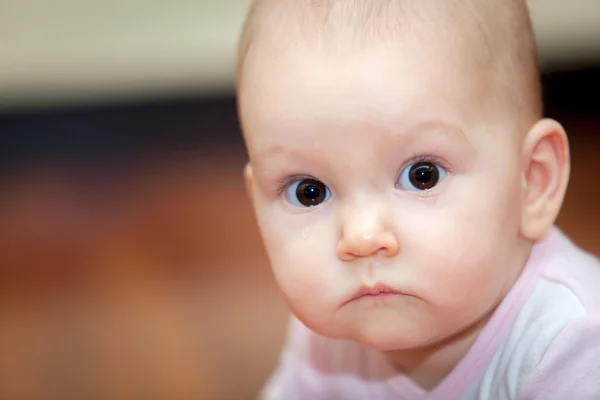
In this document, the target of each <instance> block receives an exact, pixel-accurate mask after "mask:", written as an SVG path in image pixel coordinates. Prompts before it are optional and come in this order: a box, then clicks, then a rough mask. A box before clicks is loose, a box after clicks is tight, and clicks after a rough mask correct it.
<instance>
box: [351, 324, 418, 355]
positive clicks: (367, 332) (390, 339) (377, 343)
mask: <svg viewBox="0 0 600 400" xmlns="http://www.w3.org/2000/svg"><path fill="white" fill-rule="evenodd" d="M350 340H352V341H355V342H357V343H360V344H362V345H364V346H367V347H370V348H372V349H375V350H377V351H381V352H386V351H393V350H409V349H414V348H418V347H423V346H426V345H427V344H428V343H427V340H426V339H425V338H424V337H423V335H421V334H420V333H419V332H418V330H416V329H415V330H411V331H410V332H409V331H408V330H406V329H402V330H399V329H390V327H380V328H378V327H376V326H370V327H367V328H366V329H363V330H361V331H358V332H356V334H355V335H353V337H351V338H350Z"/></svg>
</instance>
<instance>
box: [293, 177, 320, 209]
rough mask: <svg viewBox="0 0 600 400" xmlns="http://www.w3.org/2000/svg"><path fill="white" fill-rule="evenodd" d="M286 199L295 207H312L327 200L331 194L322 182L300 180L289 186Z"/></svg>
mask: <svg viewBox="0 0 600 400" xmlns="http://www.w3.org/2000/svg"><path fill="white" fill-rule="evenodd" d="M286 197H287V199H288V201H289V202H290V203H292V205H294V206H296V207H313V206H318V205H319V204H321V203H323V202H325V201H327V200H329V197H331V192H330V191H329V188H327V186H325V184H324V183H323V182H320V181H318V180H316V179H302V180H299V181H297V182H296V183H294V184H292V185H290V187H289V188H288V189H287V191H286Z"/></svg>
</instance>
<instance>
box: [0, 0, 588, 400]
mask: <svg viewBox="0 0 600 400" xmlns="http://www.w3.org/2000/svg"><path fill="white" fill-rule="evenodd" d="M248 3H249V1H248V0H194V1H191V0H175V1H171V2H163V1H154V0H143V1H142V0H119V1H117V0H104V1H102V2H100V1H93V2H92V1H81V0H54V1H42V0H28V1H23V0H0V399H2V400H9V399H11V400H12V399H84V398H89V399H250V398H254V397H255V396H256V394H257V393H258V390H259V388H260V387H261V385H262V384H263V382H264V380H265V379H266V378H267V376H268V375H269V373H270V372H271V370H272V368H274V366H275V363H276V360H277V355H278V352H279V349H280V346H281V345H282V343H283V334H284V329H285V322H286V318H287V310H286V307H285V305H284V304H283V302H282V300H281V299H280V297H279V293H278V291H277V288H276V286H275V283H274V281H273V279H272V277H271V275H270V271H269V268H268V264H267V260H266V257H265V254H264V251H263V248H262V245H261V243H260V239H259V237H258V233H257V230H256V227H255V225H254V219H253V216H252V214H251V210H250V206H249V204H248V202H247V199H246V195H245V191H244V187H243V182H242V179H241V172H242V167H243V165H244V163H245V160H246V157H245V154H244V149H243V144H242V141H241V138H240V133H239V127H238V121H237V116H236V109H235V96H234V91H233V71H234V68H233V67H234V57H235V45H236V41H237V35H238V32H239V29H240V26H241V23H242V20H243V17H244V13H245V11H246V7H247V6H248ZM530 7H531V9H532V15H533V19H534V23H535V29H536V32H537V36H538V41H539V48H540V57H541V60H542V67H543V83H544V92H545V101H546V107H547V108H546V113H547V115H548V116H550V117H554V118H557V119H559V120H560V121H561V122H562V123H563V124H564V125H565V127H566V128H567V131H568V132H569V134H570V138H571V146H572V154H573V174H572V180H571V186H570V189H569V192H568V195H567V199H566V205H565V207H564V210H563V211H562V213H561V215H560V218H559V223H558V224H559V226H561V227H562V228H563V229H564V230H565V231H566V232H567V233H568V234H569V235H571V237H572V238H573V239H574V240H575V241H576V242H577V243H578V244H580V245H581V246H582V247H584V248H586V249H587V250H590V251H592V252H595V253H596V254H600V229H599V228H598V224H599V223H600V211H599V208H598V207H597V203H598V201H600V186H599V185H598V174H600V158H598V157H597V156H598V154H599V151H600V136H599V135H598V131H599V130H600V97H599V96H598V93H600V2H599V1H598V0H571V1H570V2H565V1H558V0H531V1H530Z"/></svg>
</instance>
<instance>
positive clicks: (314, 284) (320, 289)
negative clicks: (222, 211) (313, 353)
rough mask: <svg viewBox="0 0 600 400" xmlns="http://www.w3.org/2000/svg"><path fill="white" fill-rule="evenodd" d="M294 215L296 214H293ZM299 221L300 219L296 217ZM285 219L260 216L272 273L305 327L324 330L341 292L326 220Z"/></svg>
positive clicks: (339, 272) (340, 278) (333, 243)
mask: <svg viewBox="0 0 600 400" xmlns="http://www.w3.org/2000/svg"><path fill="white" fill-rule="evenodd" d="M296 217H297V216H296ZM297 220H300V218H297ZM297 220H296V221H295V222H292V223H290V221H288V223H286V220H285V218H281V217H279V218H271V217H267V216H265V218H259V226H260V229H261V232H262V234H263V240H264V242H265V247H266V249H267V253H268V255H269V260H270V262H271V267H272V269H273V273H274V275H275V278H276V280H277V283H278V285H279V287H280V290H281V292H282V294H283V296H284V298H285V299H286V301H287V303H288V305H289V307H290V308H291V310H292V311H293V312H294V314H296V316H297V317H298V318H299V319H300V320H301V321H302V322H303V323H304V324H306V325H307V326H308V327H310V328H312V329H313V330H315V331H317V332H319V331H322V330H324V329H326V325H327V324H328V323H330V322H331V318H332V315H333V313H334V312H335V310H336V307H337V306H338V304H337V302H339V300H340V298H341V296H342V294H343V293H344V290H343V288H344V281H343V274H342V271H340V270H338V269H340V268H341V267H340V265H339V262H337V259H336V258H335V238H334V237H333V235H332V232H333V227H330V226H329V224H328V222H327V221H323V222H321V223H319V224H316V225H315V224H312V225H308V224H306V225H301V224H298V223H297Z"/></svg>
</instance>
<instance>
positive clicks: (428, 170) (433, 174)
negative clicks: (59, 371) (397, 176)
mask: <svg viewBox="0 0 600 400" xmlns="http://www.w3.org/2000/svg"><path fill="white" fill-rule="evenodd" d="M439 178H440V171H439V170H438V168H437V166H435V164H432V163H429V162H420V163H417V164H415V165H414V166H413V167H412V168H411V170H410V182H411V183H412V185H413V186H414V187H415V188H417V189H421V190H427V189H431V188H432V187H434V186H435V185H436V184H437V183H438V181H439Z"/></svg>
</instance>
